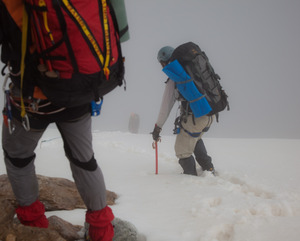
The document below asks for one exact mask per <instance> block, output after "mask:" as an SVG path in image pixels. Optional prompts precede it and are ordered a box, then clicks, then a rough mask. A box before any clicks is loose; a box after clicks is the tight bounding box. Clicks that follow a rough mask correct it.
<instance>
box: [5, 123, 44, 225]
mask: <svg viewBox="0 0 300 241" xmlns="http://www.w3.org/2000/svg"><path fill="white" fill-rule="evenodd" d="M14 125H15V129H14V131H13V133H12V134H10V133H9V131H8V128H7V127H6V126H5V125H4V124H3V127H2V148H3V152H4V161H5V165H6V171H7V176H8V179H9V181H10V183H11V186H12V190H13V192H14V194H15V197H16V200H17V202H18V205H19V206H18V208H17V209H16V213H17V216H18V218H19V220H20V221H21V223H22V224H24V225H28V226H33V227H43V228H46V227H48V220H47V219H46V216H45V215H44V213H45V208H44V205H43V204H42V203H41V202H40V201H39V200H38V196H39V188H38V182H37V177H36V173H35V166H34V159H35V153H34V150H35V148H36V146H37V143H38V141H39V139H40V138H41V136H42V134H43V133H44V130H45V129H44V128H43V129H39V130H33V129H31V130H30V131H26V130H25V129H24V128H23V126H22V125H21V123H19V122H17V121H14ZM46 126H47V125H45V128H46Z"/></svg>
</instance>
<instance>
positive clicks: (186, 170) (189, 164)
mask: <svg viewBox="0 0 300 241" xmlns="http://www.w3.org/2000/svg"><path fill="white" fill-rule="evenodd" d="M179 164H180V165H181V167H182V169H183V174H187V175H194V176H197V171H196V164H195V159H194V157H193V156H190V157H187V158H181V159H179Z"/></svg>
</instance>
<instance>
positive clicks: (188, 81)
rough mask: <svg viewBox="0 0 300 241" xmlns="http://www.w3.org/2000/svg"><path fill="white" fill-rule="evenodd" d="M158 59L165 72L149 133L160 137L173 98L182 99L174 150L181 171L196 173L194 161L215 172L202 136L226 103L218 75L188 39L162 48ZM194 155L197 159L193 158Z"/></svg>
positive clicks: (205, 57) (201, 52)
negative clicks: (155, 118) (160, 95)
mask: <svg viewBox="0 0 300 241" xmlns="http://www.w3.org/2000/svg"><path fill="white" fill-rule="evenodd" d="M157 59H158V61H159V63H160V64H161V66H162V67H163V72H164V73H165V74H166V75H167V76H168V79H167V81H166V86H165V90H164V94H163V98H162V102H161V107H160V111H159V114H158V119H157V121H156V124H155V126H154V129H153V132H152V137H153V140H154V141H156V142H157V141H159V140H160V132H161V130H162V127H163V125H164V124H165V122H166V120H167V119H168V117H169V114H170V112H171V110H172V108H173V106H174V103H175V102H176V101H179V102H180V103H181V105H180V115H179V116H178V117H177V118H176V120H175V128H174V134H176V135H177V136H176V141H175V154H176V156H177V158H178V159H179V164H180V165H181V167H182V169H183V173H184V174H189V175H195V176H197V175H198V174H197V170H196V162H197V163H198V164H199V165H200V167H201V168H202V170H203V171H208V172H211V173H212V174H214V175H215V168H214V165H213V163H212V158H211V157H210V156H209V155H208V154H207V150H206V147H205V145H204V142H203V139H202V136H203V134H204V133H205V132H207V131H208V130H209V128H210V126H211V124H212V123H213V120H214V119H215V117H216V118H217V120H218V114H219V112H220V111H222V110H224V109H225V108H226V107H227V109H229V105H228V100H227V95H226V93H225V91H224V90H223V89H222V87H221V85H220V83H219V79H220V77H219V76H218V75H217V74H216V73H215V72H214V70H213V68H212V67H211V65H210V63H209V61H208V58H207V56H206V55H205V53H204V52H203V51H201V49H200V48H199V46H198V45H196V44H194V43H192V42H188V43H185V44H182V45H180V46H178V47H177V48H176V49H174V48H173V47H170V46H165V47H163V48H161V49H160V50H159V52H158V55H157ZM195 159H196V162H195Z"/></svg>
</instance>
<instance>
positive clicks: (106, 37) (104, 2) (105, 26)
mask: <svg viewBox="0 0 300 241" xmlns="http://www.w3.org/2000/svg"><path fill="white" fill-rule="evenodd" d="M102 11H103V26H104V36H105V44H106V59H105V63H104V68H103V71H104V74H105V76H106V78H107V79H108V77H109V69H108V65H109V59H110V42H109V27H108V18H107V3H106V0H102Z"/></svg>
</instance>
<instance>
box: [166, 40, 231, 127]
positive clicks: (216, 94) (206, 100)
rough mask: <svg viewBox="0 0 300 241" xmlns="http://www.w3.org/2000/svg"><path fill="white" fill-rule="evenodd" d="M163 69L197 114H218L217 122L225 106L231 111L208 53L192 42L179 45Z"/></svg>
mask: <svg viewBox="0 0 300 241" xmlns="http://www.w3.org/2000/svg"><path fill="white" fill-rule="evenodd" d="M163 71H164V72H165V73H166V74H167V75H168V77H169V78H170V79H171V80H173V81H174V82H175V83H176V88H177V89H178V91H179V92H180V94H181V96H182V97H183V98H184V100H185V102H186V103H184V101H183V105H184V104H185V105H186V106H187V109H188V110H187V111H192V112H193V114H194V116H195V117H200V116H203V115H216V118H217V121H218V113H219V112H221V111H223V110H224V109H225V108H226V107H227V110H229V103H228V96H227V94H226V93H225V91H224V90H223V88H222V86H221V84H220V82H219V80H220V77H219V75H218V74H216V73H215V71H214V69H213V67H212V66H211V64H210V62H209V59H208V57H207V56H206V54H205V52H203V51H202V50H201V49H200V47H199V46H198V45H196V44H194V43H193V42H188V43H185V44H182V45H180V46H179V47H177V48H176V49H175V50H174V52H173V54H172V56H171V59H170V63H169V64H168V65H167V66H165V67H164V69H163Z"/></svg>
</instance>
